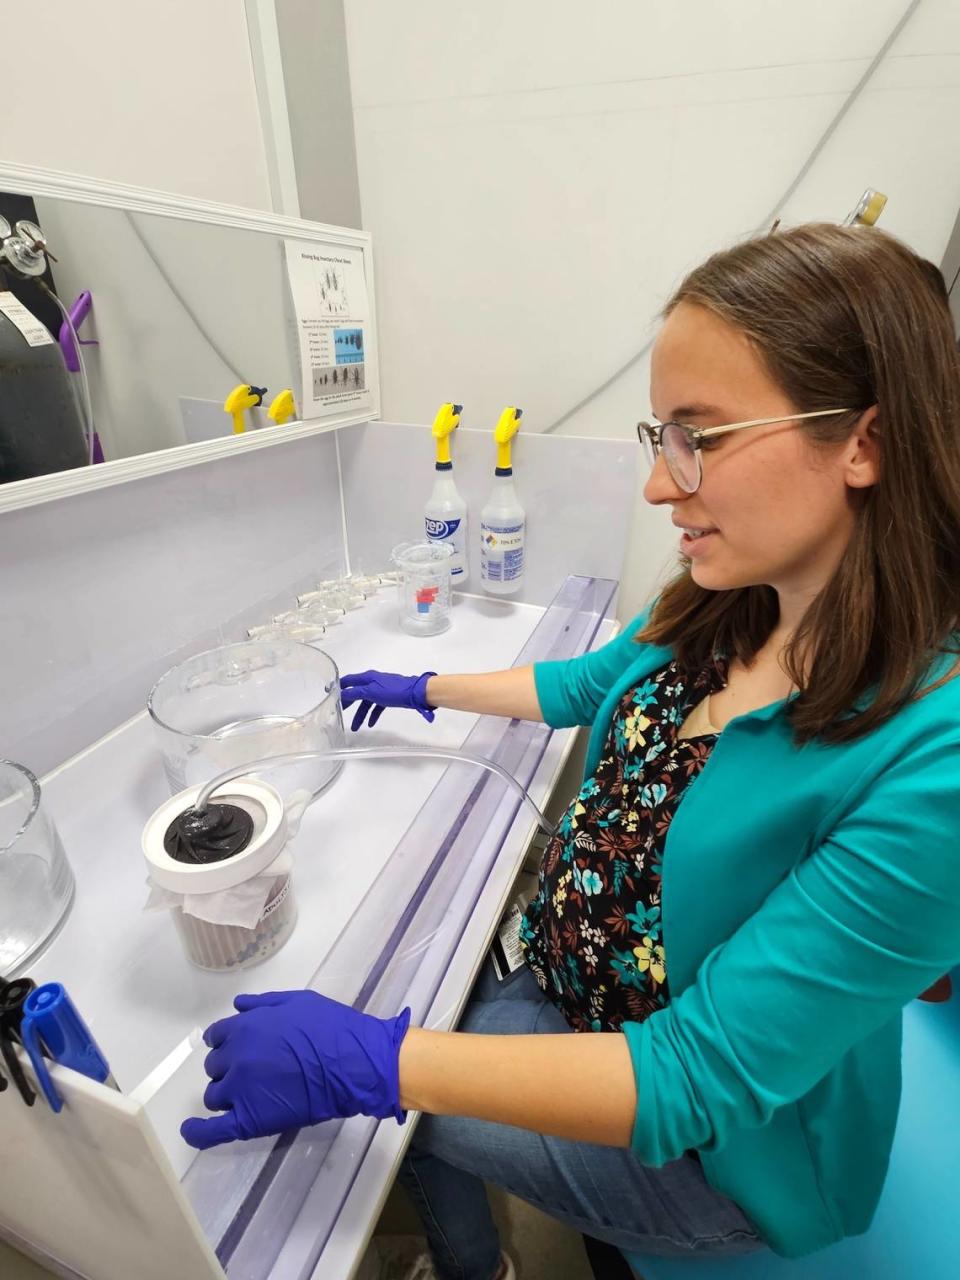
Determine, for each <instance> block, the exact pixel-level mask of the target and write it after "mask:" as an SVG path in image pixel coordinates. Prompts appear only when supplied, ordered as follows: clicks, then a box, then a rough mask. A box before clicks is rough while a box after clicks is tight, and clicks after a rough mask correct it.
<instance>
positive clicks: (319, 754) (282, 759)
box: [194, 747, 556, 836]
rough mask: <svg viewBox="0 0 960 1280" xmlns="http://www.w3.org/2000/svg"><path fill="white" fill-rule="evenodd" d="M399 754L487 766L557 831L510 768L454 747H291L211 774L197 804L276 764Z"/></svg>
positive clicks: (549, 831) (546, 825)
mask: <svg viewBox="0 0 960 1280" xmlns="http://www.w3.org/2000/svg"><path fill="white" fill-rule="evenodd" d="M395 756H408V757H410V756H416V757H419V758H421V759H427V760H459V761H462V762H465V763H466V764H475V765H477V767H478V768H480V769H486V770H487V772H488V773H495V774H496V775H497V777H498V778H502V779H503V781H504V782H505V783H506V784H507V786H509V787H512V788H513V790H514V791H516V792H517V794H518V795H519V796H520V799H521V800H522V801H523V803H524V804H525V805H527V807H528V808H529V809H531V810H532V811H533V813H534V814H535V816H536V819H537V822H538V823H539V824H540V826H541V828H542V829H543V830H544V831H545V832H546V833H547V834H548V835H550V836H552V835H553V834H554V833H555V831H556V828H555V827H554V825H553V823H552V822H550V821H549V819H548V818H546V817H545V816H544V814H543V813H542V812H541V811H540V809H539V808H538V807H537V806H536V805H535V804H534V802H533V801H532V800H531V799H530V793H529V792H528V791H527V789H526V787H523V786H521V785H520V783H519V782H518V781H517V780H516V778H515V777H514V776H513V774H512V773H508V772H507V770H506V769H503V768H501V766H500V765H498V764H497V763H496V762H495V761H493V760H488V759H487V758H486V756H477V755H474V754H473V753H472V752H469V751H457V750H455V749H454V748H453V747H331V748H330V749H329V750H325V751H291V752H288V753H287V754H285V755H279V756H266V757H264V759H262V760H251V761H249V762H248V763H247V764H243V765H237V766H236V767H235V768H233V769H227V770H225V771H224V772H223V773H220V774H218V775H217V776H216V777H215V778H211V779H210V781H209V782H208V783H207V784H206V785H205V786H204V787H203V788H202V789H201V791H200V794H199V795H198V796H197V802H196V804H195V805H194V808H195V809H196V810H198V811H199V812H201V813H202V812H203V811H204V810H205V809H206V807H207V805H208V804H209V803H210V797H211V795H213V793H214V791H216V790H217V789H218V788H219V787H222V786H224V784H225V783H227V782H233V781H234V780H235V779H236V778H242V777H243V776H244V775H245V774H248V773H250V772H251V771H252V770H254V769H265V768H274V767H275V766H276V765H281V764H300V763H302V762H303V761H304V760H349V759H351V758H352V759H354V760H389V759H392V758H393V757H395Z"/></svg>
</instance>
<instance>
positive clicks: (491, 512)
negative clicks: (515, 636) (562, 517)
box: [480, 467, 527, 596]
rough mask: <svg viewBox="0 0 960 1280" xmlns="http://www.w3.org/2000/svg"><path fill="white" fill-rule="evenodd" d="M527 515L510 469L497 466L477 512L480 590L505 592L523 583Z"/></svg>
mask: <svg viewBox="0 0 960 1280" xmlns="http://www.w3.org/2000/svg"><path fill="white" fill-rule="evenodd" d="M526 529H527V517H526V513H525V511H524V509H523V507H522V506H521V505H520V499H519V498H518V497H517V491H516V489H515V488H514V486H513V472H512V470H503V471H502V470H501V468H499V467H498V468H497V471H496V473H495V476H494V481H493V491H492V493H491V494H490V499H489V501H488V502H487V504H486V506H485V507H484V508H483V510H482V511H481V512H480V581H481V584H482V585H483V589H484V591H489V592H490V593H491V594H493V595H498V596H509V595H513V594H514V592H516V591H519V590H520V588H521V586H522V585H523V569H524V544H525V540H526Z"/></svg>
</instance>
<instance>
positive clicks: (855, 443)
mask: <svg viewBox="0 0 960 1280" xmlns="http://www.w3.org/2000/svg"><path fill="white" fill-rule="evenodd" d="M879 479H880V410H879V407H878V406H877V405H871V406H870V408H869V409H865V410H864V411H863V413H861V415H860V418H859V420H858V422H857V425H856V427H855V428H854V430H853V434H852V435H851V436H850V439H849V440H848V441H847V451H846V455H845V467H844V480H845V481H846V482H847V485H848V486H849V487H850V488H851V489H869V488H870V486H871V485H874V484H876V483H877V481H878V480H879Z"/></svg>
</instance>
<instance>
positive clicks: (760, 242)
mask: <svg viewBox="0 0 960 1280" xmlns="http://www.w3.org/2000/svg"><path fill="white" fill-rule="evenodd" d="M651 399H652V403H653V405H654V409H655V412H656V413H657V414H658V415H659V418H660V423H661V424H662V425H652V424H641V428H640V432H641V437H642V439H643V441H644V443H645V444H646V445H647V447H648V448H649V450H650V455H651V461H652V464H653V465H652V471H651V474H650V478H649V480H648V481H647V484H646V487H645V491H644V494H645V497H646V499H647V501H649V502H651V503H654V504H656V505H662V506H666V507H668V508H669V509H670V511H671V513H672V518H673V522H674V524H675V525H677V526H678V528H679V529H682V530H683V534H682V539H681V544H680V551H681V555H682V557H683V559H682V566H681V570H680V573H679V575H678V576H677V577H676V578H675V580H674V581H673V582H672V583H671V584H670V585H669V586H668V587H667V588H666V590H665V591H664V592H663V594H662V595H661V596H660V597H659V599H658V600H657V601H656V602H655V604H654V606H653V607H652V609H651V610H650V611H649V612H647V613H645V614H643V615H642V616H641V617H640V618H638V619H637V620H636V621H635V622H634V623H632V624H631V625H630V626H628V627H627V628H626V629H625V631H624V633H623V634H622V636H620V637H619V638H618V639H616V640H614V641H613V642H612V643H610V644H608V645H607V646H605V647H604V648H602V649H600V650H598V651H597V652H596V653H592V654H589V655H586V656H584V657H581V658H577V659H574V660H572V661H570V662H565V663H542V664H539V665H537V666H535V667H534V668H527V669H520V670H512V671H508V672H499V673H495V674H488V675H473V676H441V675H434V674H432V673H427V674H425V675H423V676H420V677H410V678H406V677H399V676H390V675H385V674H383V673H378V672H366V673H363V674H362V675H359V676H354V677H347V678H345V679H344V681H343V686H344V698H343V701H344V705H345V706H346V705H350V704H352V703H354V702H359V704H360V705H359V708H358V712H357V714H356V716H355V719H354V728H357V727H358V726H359V724H360V723H361V722H362V721H363V718H364V716H365V715H366V714H367V713H368V712H369V711H371V709H372V708H374V707H376V708H382V707H384V706H397V707H399V706H404V707H410V708H414V709H416V710H419V711H420V712H421V713H422V714H424V715H426V716H427V718H432V715H433V709H435V708H438V707H456V708H460V709H463V710H467V711H474V712H484V713H488V714H499V715H505V716H516V717H524V718H529V719H538V720H545V721H546V722H547V723H548V724H551V725H555V726H560V725H572V724H583V725H587V724H591V725H592V726H593V728H592V733H591V737H590V744H589V749H588V757H587V766H586V770H585V781H584V785H583V787H582V788H581V790H580V793H579V795H578V796H577V797H576V799H575V800H574V801H573V802H572V804H571V806H570V808H569V809H568V811H567V813H566V815H565V817H564V819H563V821H562V822H561V824H560V829H559V832H558V835H557V837H556V838H555V840H554V841H553V842H552V844H551V846H550V848H549V849H548V850H547V852H546V854H545V857H544V861H543V866H542V869H541V875H540V892H539V894H538V896H537V898H536V900H535V901H534V903H533V904H532V905H531V909H530V910H529V912H528V913H527V917H526V920H525V923H524V930H523V939H524V943H525V946H526V949H527V959H528V968H527V969H526V970H525V971H521V972H520V973H519V974H517V975H514V976H513V978H512V979H511V980H508V982H507V983H504V984H502V985H501V986H499V987H497V986H496V984H494V983H492V982H491V980H490V977H489V975H486V976H485V978H484V979H483V980H482V981H481V983H480V984H478V989H477V992H476V993H475V997H474V1000H473V1001H472V1003H471V1005H470V1006H469V1008H468V1010H467V1013H466V1015H465V1018H464V1020H463V1023H462V1024H461V1030H460V1031H459V1032H456V1033H435V1032H426V1031H423V1030H421V1029H408V1028H407V1025H406V1023H407V1020H408V1015H401V1016H400V1017H399V1018H396V1019H390V1020H386V1021H380V1020H377V1019H374V1018H370V1017H368V1016H367V1015H363V1014H359V1013H356V1012H354V1011H353V1010H348V1009H344V1008H343V1007H342V1006H340V1005H337V1004H334V1003H333V1002H330V1001H326V1000H324V999H323V997H321V996H318V995H316V994H315V993H280V994H277V995H268V996H264V997H239V998H238V1000H237V1002H236V1003H237V1008H238V1009H240V1010H241V1012H240V1014H239V1016H235V1017H232V1018H228V1019H225V1020H223V1021H222V1022H220V1023H216V1024H214V1026H213V1027H212V1028H210V1029H209V1031H208V1041H209V1042H210V1043H211V1044H212V1045H214V1046H215V1047H214V1051H213V1052H212V1053H211V1054H210V1056H209V1059H208V1071H209V1072H210V1074H211V1076H212V1077H213V1079H214V1083H213V1084H211V1085H210V1087H209V1089H208V1092H207V1097H206V1102H207V1105H208V1106H209V1107H211V1108H212V1109H216V1110H222V1111H224V1114H223V1115H221V1116H216V1117H214V1118H212V1119H208V1120H203V1121H201V1120H190V1121H187V1122H186V1125H185V1126H184V1135H185V1137H186V1138H187V1140H188V1141H191V1142H193V1143H194V1144H195V1145H209V1144H210V1143H212V1142H216V1141H224V1140H227V1139H229V1138H235V1137H251V1136H254V1134H257V1133H263V1132H277V1131H278V1130H282V1129H284V1128H288V1127H290V1126H292V1125H294V1124H296V1125H302V1124H308V1123H313V1122H315V1121H317V1120H319V1119H322V1118H325V1117H327V1116H329V1115H349V1114H355V1113H357V1112H360V1111H362V1112H364V1113H365V1114H375V1115H381V1116H384V1115H391V1114H392V1115H396V1116H397V1117H398V1118H402V1116H403V1113H404V1110H405V1109H416V1110H419V1111H423V1112H426V1113H428V1114H427V1115H426V1116H425V1117H424V1119H423V1121H422V1122H421V1124H420V1126H419V1128H418V1130H417V1133H416V1135H415V1139H414V1143H413V1145H412V1148H411V1153H410V1156H409V1158H408V1160H407V1164H406V1167H405V1172H404V1175H403V1176H404V1181H405V1182H406V1184H407V1186H408V1187H409V1188H410V1189H411V1191H412V1193H413V1194H414V1196H415V1198H416V1200H417V1202H418V1204H419V1206H420V1208H421V1211H422V1214H423V1218H424V1223H425V1227H426V1230H427V1236H428V1240H429V1242H430V1246H431V1251H432V1253H433V1255H434V1260H435V1264H436V1268H437V1273H438V1274H439V1275H440V1276H443V1277H453V1276H459V1277H468V1278H470V1280H474V1278H476V1280H490V1277H492V1276H495V1275H505V1274H508V1273H509V1272H508V1270H507V1268H508V1264H507V1263H506V1262H505V1261H504V1260H502V1259H501V1257H500V1253H499V1246H498V1243H497V1237H496V1232H495V1230H494V1227H493V1224H492V1221H491V1219H490V1215H489V1210H488V1209H487V1207H486V1202H485V1199H484V1193H483V1186H482V1182H481V1179H483V1178H486V1179H489V1180H491V1181H493V1182H497V1183H500V1184H501V1185H503V1186H505V1187H507V1188H508V1189H509V1190H511V1191H513V1192H515V1193H516V1194H518V1195H521V1196H523V1197H525V1198H527V1199H529V1200H531V1201H533V1202H534V1203H536V1204H537V1205H539V1206H540V1207H541V1208H543V1209H545V1210H546V1211H547V1212H548V1213H552V1214H554V1215H555V1216H557V1217H560V1218H563V1219H565V1220H567V1221H569V1222H571V1223H573V1224H574V1225H575V1226H576V1227H577V1228H579V1229H580V1230H583V1231H585V1232H588V1233H589V1234H591V1235H594V1236H599V1237H602V1238H604V1239H606V1240H609V1241H611V1242H612V1243H614V1244H616V1245H617V1246H619V1247H620V1248H622V1249H625V1250H627V1251H636V1252H638V1253H641V1254H642V1253H664V1254H666V1253H674V1254H690V1253H694V1252H696V1253H706V1252H715V1253H735V1252H744V1251H748V1250H754V1249H761V1248H764V1247H771V1248H773V1249H774V1250H775V1251H776V1252H777V1253H779V1254H782V1255H785V1256H797V1255H801V1254H804V1253H808V1252H811V1251H813V1250H815V1249H817V1248H820V1247H822V1246H824V1245H826V1244H829V1243H831V1242H833V1241H836V1240H839V1239H841V1238H842V1237H843V1236H845V1235H850V1234H856V1233H858V1232H863V1231H865V1230H866V1229H867V1227H868V1226H869V1223H870V1220H871V1217H872V1215H873V1212H874V1209H875V1207H876V1204H877V1200H878V1198H879V1195H880V1191H881V1188H882V1185H883V1181H884V1176H885V1171H886V1165H887V1160H888V1156H889V1152H890V1146H891V1141H892V1137H893V1131H894V1125H895V1121H896V1115H897V1109H898V1105H899V1072H900V1036H901V1019H900V1011H901V1009H902V1007H903V1006H904V1005H905V1004H906V1003H907V1002H908V1001H910V1000H911V999H913V998H914V997H915V996H917V995H919V994H920V993H922V992H923V991H924V990H925V989H926V988H927V987H929V986H930V985H931V984H932V983H933V982H935V981H936V980H937V979H938V978H939V977H940V976H941V975H942V974H944V973H946V972H947V971H948V970H949V969H950V968H951V967H952V966H953V965H954V964H956V963H957V962H958V960H960V787H958V786H957V779H958V769H960V684H958V682H957V681H956V680H955V679H954V678H953V677H954V676H955V674H956V672H957V658H956V654H957V648H956V637H955V631H956V628H957V614H958V602H960V370H958V362H957V353H956V349H955V346H954V341H953V330H952V324H951V320H950V316H949V312H948V309H947V307H946V305H945V293H944V289H943V283H942V280H940V278H939V274H938V273H937V272H936V270H935V269H934V268H933V267H931V265H930V264H929V263H926V262H925V261H923V260H922V259H920V258H918V257H917V256H916V255H915V254H913V253H912V252H911V251H910V250H908V249H907V248H906V247H905V246H903V245H901V244H900V243H899V242H898V241H896V240H894V239H893V238H892V237H890V236H888V235H885V234H884V233H882V232H879V231H876V230H872V229H866V228H839V227H833V226H825V225H811V226H805V227H799V228H796V229H795V230H793V231H789V232H785V233H783V234H779V235H771V236H768V237H764V238H760V239H757V240H753V241H750V242H748V243H745V244H742V245H739V246H738V247H736V248H733V249H731V250H729V251H726V252H723V253H719V254H717V255H715V256H714V257H713V258H711V259H710V260H709V261H708V262H706V263H705V264H704V265H703V266H701V267H700V268H698V269H697V270H695V271H693V272H692V273H691V274H690V275H689V276H688V277H687V279H686V280H685V281H684V282H683V284H682V285H681V286H680V288H679V289H678V291H677V293H676V294H675V295H674V297H673V298H672V299H671V301H670V303H669V305H668V306H667V308H666V311H665V321H664V324H663V327H662V330H661V332H660V334H659V337H658V339H657V342H656V345H655V348H654V353H653V363H652V384H651ZM379 714H380V712H379V710H375V711H373V713H372V714H371V716H370V719H371V722H372V721H373V720H374V719H375V718H376V716H378V715H379ZM571 1028H573V1029H574V1030H576V1031H581V1032H591V1033H593V1034H581V1035H571V1034H568V1033H569V1031H570V1029H571ZM471 1033H482V1034H471ZM518 1033H524V1034H518ZM277 1083H279V1085H280V1087H279V1088H273V1089H272V1090H271V1084H277ZM278 1094H280V1095H282V1101H281V1102H278V1101H277V1095H278Z"/></svg>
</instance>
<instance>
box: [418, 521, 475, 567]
mask: <svg viewBox="0 0 960 1280" xmlns="http://www.w3.org/2000/svg"><path fill="white" fill-rule="evenodd" d="M423 524H424V529H425V530H426V534H427V541H428V542H445V543H447V544H448V545H449V546H451V547H453V555H452V556H451V558H450V577H451V579H452V581H453V582H462V581H463V579H464V577H465V576H466V574H465V571H464V566H465V564H466V538H465V529H464V521H463V520H462V519H461V518H460V517H459V516H448V517H435V516H429V515H427V516H425V517H424V521H423Z"/></svg>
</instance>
